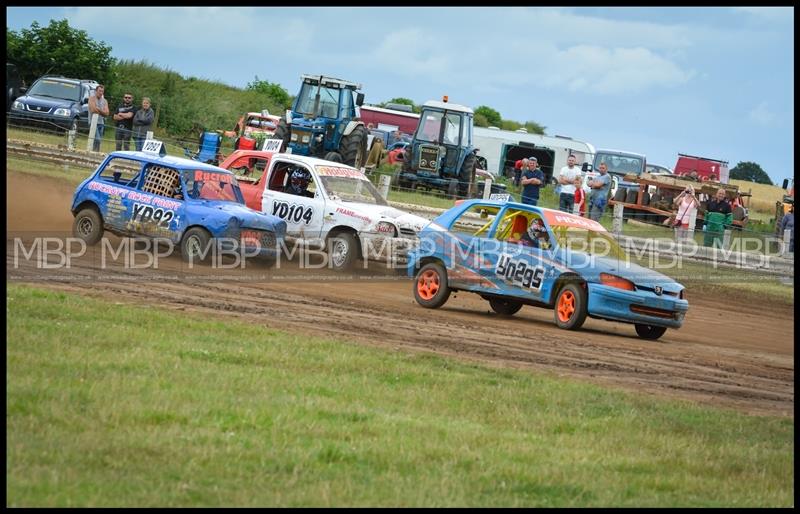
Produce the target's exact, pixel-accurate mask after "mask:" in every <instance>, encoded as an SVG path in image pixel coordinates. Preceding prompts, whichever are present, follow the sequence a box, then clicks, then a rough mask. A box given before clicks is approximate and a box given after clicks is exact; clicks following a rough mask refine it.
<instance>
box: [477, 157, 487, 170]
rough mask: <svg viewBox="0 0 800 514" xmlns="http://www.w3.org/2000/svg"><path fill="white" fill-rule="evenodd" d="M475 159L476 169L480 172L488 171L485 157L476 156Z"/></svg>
mask: <svg viewBox="0 0 800 514" xmlns="http://www.w3.org/2000/svg"><path fill="white" fill-rule="evenodd" d="M475 159H476V161H475V165H476V166H477V167H478V168H480V169H482V170H488V169H489V163H488V162H487V161H486V157H481V156H480V155H478V156H476V157H475Z"/></svg>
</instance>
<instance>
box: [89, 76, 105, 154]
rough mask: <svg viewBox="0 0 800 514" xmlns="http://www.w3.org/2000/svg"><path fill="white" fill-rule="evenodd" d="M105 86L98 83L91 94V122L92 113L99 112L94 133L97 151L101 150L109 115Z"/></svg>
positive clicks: (93, 145) (93, 143)
mask: <svg viewBox="0 0 800 514" xmlns="http://www.w3.org/2000/svg"><path fill="white" fill-rule="evenodd" d="M105 90H106V88H105V86H104V85H103V84H98V86H97V88H96V89H95V90H94V93H92V94H91V95H89V116H90V118H89V124H90V125H91V123H92V118H91V115H92V114H97V115H98V116H97V128H96V130H95V133H94V141H93V142H92V150H94V151H95V152H99V151H100V142H101V141H102V140H103V134H104V133H105V131H106V116H108V100H106V99H105V97H104V96H103V94H104V93H105Z"/></svg>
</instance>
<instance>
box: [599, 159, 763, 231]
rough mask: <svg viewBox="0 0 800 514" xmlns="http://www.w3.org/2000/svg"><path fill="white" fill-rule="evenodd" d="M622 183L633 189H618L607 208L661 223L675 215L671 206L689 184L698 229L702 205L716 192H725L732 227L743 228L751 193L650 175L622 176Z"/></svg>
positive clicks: (701, 219) (632, 216)
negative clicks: (617, 207)
mask: <svg viewBox="0 0 800 514" xmlns="http://www.w3.org/2000/svg"><path fill="white" fill-rule="evenodd" d="M624 180H625V183H626V184H635V185H636V186H637V187H629V188H622V187H621V188H618V189H617V191H616V193H615V195H614V198H613V199H612V200H609V202H608V205H609V206H610V208H611V209H613V208H614V205H616V204H621V205H622V206H624V207H625V210H624V211H623V217H624V218H625V219H637V220H640V221H645V222H650V223H663V222H664V221H665V220H666V219H668V218H669V217H670V216H672V215H673V214H674V213H675V208H674V206H673V202H674V201H675V198H676V197H677V196H678V195H680V194H681V191H683V190H684V189H686V186H688V185H691V186H693V187H694V188H695V194H696V196H697V199H698V201H699V202H700V208H699V209H698V211H697V225H696V226H697V227H702V223H703V215H704V213H705V210H706V204H707V203H708V200H709V199H711V198H713V196H714V195H715V194H716V192H717V190H718V189H724V190H725V194H726V197H727V198H728V201H729V202H730V203H731V212H732V213H733V226H734V227H735V228H738V229H741V228H744V227H745V226H746V225H747V221H748V214H747V209H748V206H749V204H750V197H751V196H752V194H751V193H750V192H749V191H748V192H746V193H745V192H743V191H739V186H736V185H733V184H723V183H721V182H710V181H706V182H700V183H698V182H696V181H694V180H688V179H684V178H683V177H676V176H667V175H651V174H650V173H643V174H642V175H638V176H637V175H633V174H631V175H626V176H625V177H624Z"/></svg>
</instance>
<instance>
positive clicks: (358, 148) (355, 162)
mask: <svg viewBox="0 0 800 514" xmlns="http://www.w3.org/2000/svg"><path fill="white" fill-rule="evenodd" d="M339 153H340V154H342V160H343V161H344V163H345V164H347V165H348V166H352V167H354V168H361V167H362V166H364V165H365V164H366V163H367V128H366V127H364V125H359V126H358V127H356V128H354V129H353V131H352V132H350V133H349V134H347V135H346V136H344V137H343V138H342V142H341V143H340V144H339Z"/></svg>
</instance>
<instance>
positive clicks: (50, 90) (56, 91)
mask: <svg viewBox="0 0 800 514" xmlns="http://www.w3.org/2000/svg"><path fill="white" fill-rule="evenodd" d="M80 94H81V88H80V85H78V84H71V83H69V82H62V81H60V80H49V79H41V80H37V81H36V83H35V84H34V85H33V86H31V89H30V90H29V91H28V95H31V96H45V97H49V98H60V99H62V100H70V101H72V102H77V101H78V100H80Z"/></svg>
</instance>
